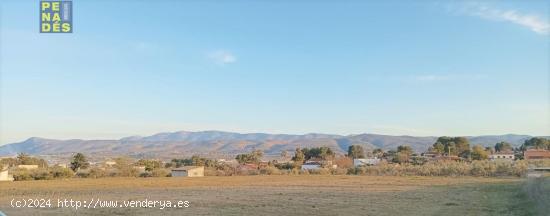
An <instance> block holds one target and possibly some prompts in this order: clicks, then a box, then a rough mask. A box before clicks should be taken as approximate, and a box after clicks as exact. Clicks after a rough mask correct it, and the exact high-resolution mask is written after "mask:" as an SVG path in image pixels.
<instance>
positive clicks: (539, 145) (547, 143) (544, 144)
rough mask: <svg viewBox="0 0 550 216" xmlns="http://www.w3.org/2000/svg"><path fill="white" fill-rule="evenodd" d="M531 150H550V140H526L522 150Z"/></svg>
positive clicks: (534, 138) (539, 138) (535, 138)
mask: <svg viewBox="0 0 550 216" xmlns="http://www.w3.org/2000/svg"><path fill="white" fill-rule="evenodd" d="M529 148H535V149H548V150H550V140H549V139H546V138H543V137H533V138H531V139H528V140H525V142H524V143H523V145H522V146H521V149H522V150H523V151H525V150H527V149H529Z"/></svg>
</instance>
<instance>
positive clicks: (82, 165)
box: [71, 153, 90, 172]
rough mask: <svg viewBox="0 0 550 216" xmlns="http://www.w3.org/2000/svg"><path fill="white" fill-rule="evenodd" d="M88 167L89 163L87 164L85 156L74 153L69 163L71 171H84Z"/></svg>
mask: <svg viewBox="0 0 550 216" xmlns="http://www.w3.org/2000/svg"><path fill="white" fill-rule="evenodd" d="M89 165H90V163H88V160H87V159H86V156H84V154H82V153H76V154H75V155H74V156H73V159H72V161H71V169H72V170H73V171H75V172H76V171H78V170H79V169H86V168H88V166H89Z"/></svg>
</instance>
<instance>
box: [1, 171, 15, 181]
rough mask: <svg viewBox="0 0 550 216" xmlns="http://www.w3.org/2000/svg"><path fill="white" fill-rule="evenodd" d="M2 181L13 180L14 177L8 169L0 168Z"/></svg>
mask: <svg viewBox="0 0 550 216" xmlns="http://www.w3.org/2000/svg"><path fill="white" fill-rule="evenodd" d="M0 181H13V177H12V176H10V175H8V170H7V169H6V170H0Z"/></svg>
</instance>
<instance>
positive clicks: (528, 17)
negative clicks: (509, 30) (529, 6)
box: [457, 2, 550, 35]
mask: <svg viewBox="0 0 550 216" xmlns="http://www.w3.org/2000/svg"><path fill="white" fill-rule="evenodd" d="M457 11H458V12H459V13H462V14H466V15H469V16H477V17H481V18H483V19H487V20H493V21H500V22H509V23H513V24H516V25H520V26H523V27H525V28H528V29H529V30H531V31H533V32H535V33H538V34H542V35H548V33H549V32H550V24H549V23H548V21H547V19H545V18H544V17H542V16H540V15H538V14H533V13H524V12H520V11H517V10H513V9H506V10H504V9H499V8H496V7H493V6H490V5H488V4H485V3H480V2H467V3H463V4H461V6H460V7H458V10H457Z"/></svg>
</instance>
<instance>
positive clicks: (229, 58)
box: [208, 50, 237, 65]
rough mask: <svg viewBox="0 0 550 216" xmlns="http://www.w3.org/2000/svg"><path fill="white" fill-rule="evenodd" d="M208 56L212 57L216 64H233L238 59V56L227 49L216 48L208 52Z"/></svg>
mask: <svg viewBox="0 0 550 216" xmlns="http://www.w3.org/2000/svg"><path fill="white" fill-rule="evenodd" d="M208 58H210V59H212V60H213V61H214V62H215V63H216V64H222V65H225V64H231V63H235V62H236V61H237V56H235V55H234V54H233V53H231V52H229V51H227V50H216V51H213V52H210V53H209V54H208Z"/></svg>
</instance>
